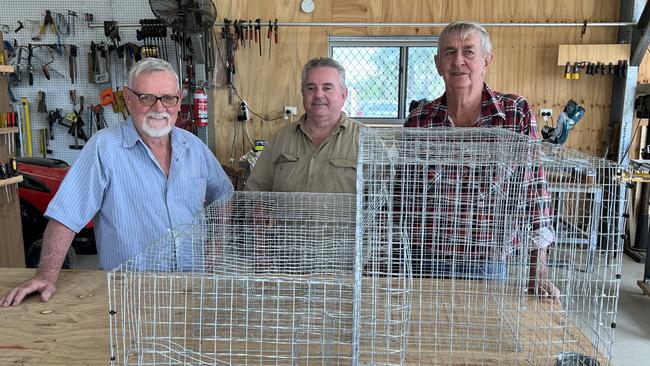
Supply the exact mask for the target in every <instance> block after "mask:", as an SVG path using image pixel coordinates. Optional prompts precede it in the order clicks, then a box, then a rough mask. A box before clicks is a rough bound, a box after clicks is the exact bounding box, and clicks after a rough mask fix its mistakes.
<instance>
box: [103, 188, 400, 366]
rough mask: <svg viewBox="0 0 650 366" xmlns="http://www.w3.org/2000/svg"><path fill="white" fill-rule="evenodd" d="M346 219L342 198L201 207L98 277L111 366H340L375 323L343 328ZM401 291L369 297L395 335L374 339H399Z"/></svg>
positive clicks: (347, 315) (349, 198) (349, 254)
mask: <svg viewBox="0 0 650 366" xmlns="http://www.w3.org/2000/svg"><path fill="white" fill-rule="evenodd" d="M355 217H356V210H355V196H354V195H346V194H302V193H269V192H267V193H261V192H236V193H235V195H234V196H233V198H232V199H230V200H228V201H226V202H220V203H216V204H213V205H211V206H209V207H208V208H207V209H206V211H205V214H204V215H202V216H200V217H198V218H197V219H196V222H195V223H194V224H193V225H189V226H186V227H182V228H179V229H177V230H175V231H174V232H172V233H170V234H169V235H167V236H166V237H165V238H163V239H162V240H160V241H159V242H158V243H155V244H154V245H152V246H151V247H150V248H148V249H147V250H146V251H145V252H143V253H141V254H140V255H138V256H137V257H135V258H133V259H132V260H130V261H128V262H126V263H124V264H123V265H122V266H120V267H118V268H117V269H115V270H113V271H111V272H110V273H109V275H108V276H109V292H110V306H111V318H110V319H111V352H112V356H113V357H114V360H113V361H114V363H116V364H124V365H126V364H140V365H153V364H165V365H167V364H171V365H177V364H183V365H185V364H193V365H202V364H205V365H208V364H209V365H215V364H228V365H239V364H261V365H296V364H319V365H349V364H351V363H352V362H353V361H352V360H353V359H359V358H358V348H355V347H354V340H355V334H356V332H355V329H358V327H361V326H363V327H365V328H371V327H372V325H373V324H374V325H375V328H381V326H382V321H384V320H382V319H383V318H381V317H379V318H377V317H373V318H367V319H366V320H365V322H366V323H367V324H370V325H362V323H363V321H362V322H358V321H357V322H355V320H354V314H355V306H359V304H358V302H359V300H360V298H359V297H358V294H357V293H355V288H358V287H359V286H360V284H361V283H360V282H359V281H357V280H356V278H355V259H356V258H355V246H356V245H357V243H356V241H355V235H356V223H355ZM402 283H403V282H400V281H396V282H395V284H394V285H387V286H386V287H384V288H383V289H384V290H385V291H386V293H385V294H380V293H378V294H377V295H378V296H377V297H376V298H375V300H376V301H377V303H376V304H375V307H374V308H375V309H377V313H380V314H382V315H383V316H384V317H385V318H386V319H390V323H388V324H385V326H386V327H388V328H396V329H391V331H390V332H388V333H386V334H383V333H382V332H377V333H376V334H375V338H376V339H378V340H379V339H381V338H384V339H387V338H390V337H394V335H393V334H394V333H396V334H398V335H400V336H401V337H404V333H405V331H404V329H403V328H405V327H406V325H405V324H406V323H405V322H407V321H408V319H407V318H405V317H403V316H399V315H396V314H395V313H398V312H404V311H407V310H406V309H408V304H405V303H403V301H404V298H403V297H400V296H397V295H395V292H397V293H400V291H399V289H398V288H397V286H398V285H401V284H402ZM356 291H358V290H356ZM380 298H383V299H384V300H379V299H380ZM380 301H385V303H381V302H380ZM399 301H402V303H400V304H399V305H397V302H399ZM395 319H398V320H399V321H398V322H397V323H396V321H395ZM399 322H402V323H403V325H401V326H400V325H399V324H398V323H399ZM355 327H357V328H355ZM380 343H382V344H387V343H388V344H390V341H380ZM400 346H401V347H403V346H404V345H403V344H398V345H397V347H400ZM392 347H395V346H394V345H393V346H392ZM392 347H388V346H387V347H384V348H382V347H379V346H378V347H377V350H379V349H385V351H384V352H386V353H388V352H389V351H388V350H393V349H394V348H392ZM355 351H356V352H357V353H356V354H357V356H356V357H355ZM397 362H399V359H398V361H397ZM388 364H391V363H388Z"/></svg>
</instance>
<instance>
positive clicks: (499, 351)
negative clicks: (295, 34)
mask: <svg viewBox="0 0 650 366" xmlns="http://www.w3.org/2000/svg"><path fill="white" fill-rule="evenodd" d="M617 174H618V167H617V166H616V164H614V163H611V162H607V161H604V160H601V159H596V158H591V157H587V156H584V155H582V154H579V153H577V152H575V151H572V150H570V149H566V148H564V147H561V146H555V145H549V144H544V143H540V142H539V141H536V140H531V139H529V138H528V137H526V136H523V135H520V134H516V133H513V132H510V131H507V130H504V129H477V128H473V129H401V128H399V129H363V130H362V132H361V136H360V149H359V164H358V170H357V178H358V179H357V192H358V194H357V195H356V196H354V195H345V194H313V193H259V192H257V193H256V192H238V193H236V194H235V196H234V197H233V198H232V199H231V200H229V201H227V202H220V203H216V204H213V205H212V206H210V207H208V208H207V210H206V212H205V215H203V216H201V217H200V218H198V219H197V221H196V223H195V224H194V225H191V226H187V227H183V228H180V229H178V230H175V231H174V232H172V233H170V234H169V235H168V236H167V237H165V238H163V239H162V240H161V241H160V242H159V243H156V244H154V245H152V246H151V247H150V248H149V249H148V250H147V251H145V252H143V253H141V254H140V255H138V256H137V257H135V258H133V259H132V260H130V261H129V262H127V263H125V264H123V265H122V266H120V267H119V268H117V269H115V270H114V271H112V272H110V273H109V294H110V309H111V317H110V320H111V354H112V356H113V357H114V359H113V361H114V363H116V364H129V363H138V364H143V365H152V364H160V363H162V364H172V365H175V364H193V365H194V364H197V365H200V364H263V365H297V364H300V365H302V364H305V365H306V364H319V365H349V364H352V365H401V364H407V365H418V364H427V365H428V364H445V365H446V364H454V365H456V364H461V365H463V364H464V365H470V364H471V365H495V364H501V365H511V364H526V365H554V364H557V365H579V364H584V365H609V364H610V360H611V356H612V343H613V336H614V328H615V321H616V320H615V318H616V311H617V308H616V306H617V300H618V291H619V279H620V275H619V274H620V269H621V249H622V236H621V234H622V228H623V219H622V216H621V214H620V213H621V212H622V209H623V204H622V203H623V199H624V196H623V195H622V193H623V192H624V190H623V188H622V186H621V184H620V183H619V182H618V180H617ZM540 250H547V251H548V264H547V267H548V279H549V280H550V281H551V282H552V283H554V284H555V286H557V287H558V288H559V290H560V293H561V295H560V300H559V301H558V302H555V301H552V300H549V299H544V298H538V297H535V296H534V295H531V294H529V289H530V288H536V286H535V285H536V282H538V281H540V280H541V277H540V272H541V268H542V264H541V263H538V262H536V260H538V258H539V255H538V253H539V251H540ZM534 254H535V255H534ZM533 268H536V269H537V271H533Z"/></svg>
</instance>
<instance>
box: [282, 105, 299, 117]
mask: <svg viewBox="0 0 650 366" xmlns="http://www.w3.org/2000/svg"><path fill="white" fill-rule="evenodd" d="M284 114H285V115H287V116H289V115H294V116H295V115H296V114H298V107H293V106H290V105H285V106H284Z"/></svg>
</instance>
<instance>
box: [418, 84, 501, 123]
mask: <svg viewBox="0 0 650 366" xmlns="http://www.w3.org/2000/svg"><path fill="white" fill-rule="evenodd" d="M438 114H440V120H442V121H448V120H449V118H448V117H449V114H448V112H447V93H446V92H445V93H444V94H443V95H442V96H441V97H440V98H438V99H437V100H435V101H434V102H433V105H432V109H431V115H430V116H429V117H428V118H429V119H432V118H435V117H436V116H437V115H438ZM495 117H496V118H500V119H503V120H505V119H506V114H505V112H504V111H503V106H502V105H501V103H499V100H498V98H497V96H496V94H495V93H494V91H493V90H492V89H490V87H489V86H488V85H487V84H486V83H483V92H482V96H481V121H480V122H479V125H480V124H482V122H483V121H486V120H488V121H489V120H491V119H492V118H495Z"/></svg>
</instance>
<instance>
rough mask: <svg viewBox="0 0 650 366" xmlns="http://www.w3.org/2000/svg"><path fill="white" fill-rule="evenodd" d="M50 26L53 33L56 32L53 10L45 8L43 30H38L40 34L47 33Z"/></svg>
mask: <svg viewBox="0 0 650 366" xmlns="http://www.w3.org/2000/svg"><path fill="white" fill-rule="evenodd" d="M48 25H49V26H50V30H51V31H52V33H54V34H56V25H54V19H53V18H52V12H50V11H49V10H45V18H43V24H41V30H40V32H38V34H39V35H42V34H45V30H46V29H47V26H48Z"/></svg>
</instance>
